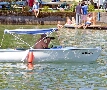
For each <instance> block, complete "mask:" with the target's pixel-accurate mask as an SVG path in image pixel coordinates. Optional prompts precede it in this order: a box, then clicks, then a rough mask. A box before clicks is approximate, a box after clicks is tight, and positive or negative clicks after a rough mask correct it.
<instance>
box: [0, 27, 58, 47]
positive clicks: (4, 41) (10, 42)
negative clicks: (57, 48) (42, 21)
mask: <svg viewBox="0 0 107 90" xmlns="http://www.w3.org/2000/svg"><path fill="white" fill-rule="evenodd" d="M52 27H53V28H55V26H50V25H38V26H37V25H0V46H1V48H29V45H30V46H33V45H34V44H35V41H36V40H37V39H38V38H39V37H40V35H17V36H18V37H20V38H22V40H24V42H26V43H27V44H25V43H24V42H22V41H20V40H19V39H16V38H15V37H14V36H12V35H10V34H4V30H5V29H19V28H31V29H32V28H52ZM56 35H57V33H56V32H54V33H52V34H51V36H55V37H56ZM3 37H4V38H3ZM28 44H29V45H28ZM57 44H59V42H58V39H57V37H56V39H55V40H53V41H52V42H51V43H50V46H51V45H57Z"/></svg>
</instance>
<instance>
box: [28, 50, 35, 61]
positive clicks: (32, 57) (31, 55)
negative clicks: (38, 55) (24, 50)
mask: <svg viewBox="0 0 107 90" xmlns="http://www.w3.org/2000/svg"><path fill="white" fill-rule="evenodd" d="M33 60H34V55H33V52H32V51H30V52H29V54H28V63H32V62H33Z"/></svg>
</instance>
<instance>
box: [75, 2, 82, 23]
mask: <svg viewBox="0 0 107 90" xmlns="http://www.w3.org/2000/svg"><path fill="white" fill-rule="evenodd" d="M81 11H82V7H81V3H80V2H79V3H78V5H77V6H76V8H75V12H76V25H79V24H80V23H81Z"/></svg>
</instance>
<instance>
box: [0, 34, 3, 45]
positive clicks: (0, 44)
mask: <svg viewBox="0 0 107 90" xmlns="http://www.w3.org/2000/svg"><path fill="white" fill-rule="evenodd" d="M3 41H4V34H3V37H2V40H1V44H0V47H2V44H3Z"/></svg>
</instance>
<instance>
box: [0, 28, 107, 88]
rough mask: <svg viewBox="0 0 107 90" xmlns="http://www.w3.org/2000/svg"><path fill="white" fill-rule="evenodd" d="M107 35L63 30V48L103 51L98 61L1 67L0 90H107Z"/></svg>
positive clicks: (5, 65) (90, 31) (88, 31)
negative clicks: (96, 48) (87, 48)
mask: <svg viewBox="0 0 107 90" xmlns="http://www.w3.org/2000/svg"><path fill="white" fill-rule="evenodd" d="M106 34H107V32H106V30H104V31H103V30H78V29H74V30H71V29H63V30H60V32H58V36H59V40H60V44H61V45H66V46H69V45H72V46H75V47H96V46H97V47H99V46H100V47H102V53H101V55H100V57H99V58H98V61H97V62H96V63H38V64H29V65H28V64H26V63H0V90H107V64H106V59H107V43H106V41H107V37H106ZM64 35H65V36H64Z"/></svg>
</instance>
